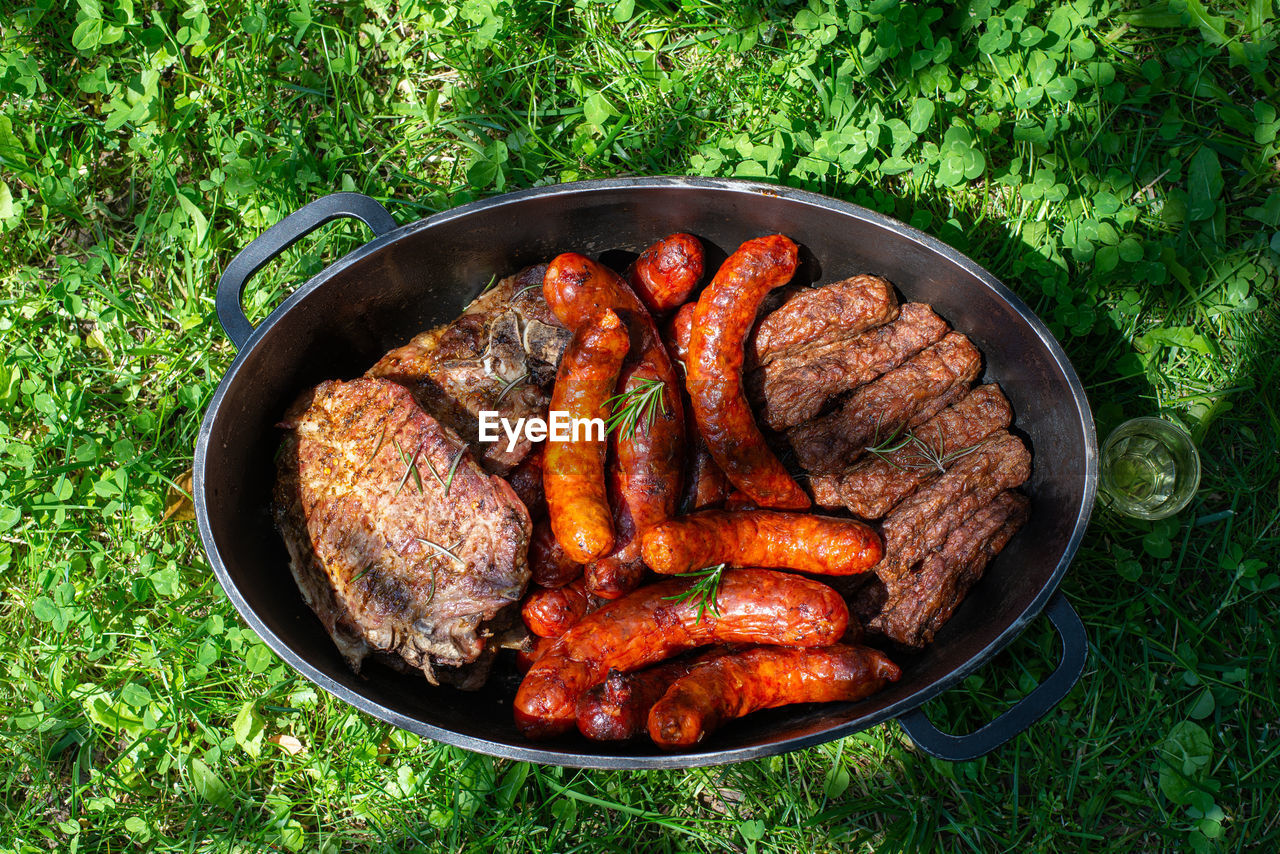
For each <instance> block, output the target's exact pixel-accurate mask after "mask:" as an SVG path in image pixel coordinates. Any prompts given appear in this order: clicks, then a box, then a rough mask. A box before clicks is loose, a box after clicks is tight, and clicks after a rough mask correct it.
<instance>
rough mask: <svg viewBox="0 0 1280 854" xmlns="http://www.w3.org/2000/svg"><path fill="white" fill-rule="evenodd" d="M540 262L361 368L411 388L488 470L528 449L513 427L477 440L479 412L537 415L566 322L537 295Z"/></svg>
mask: <svg viewBox="0 0 1280 854" xmlns="http://www.w3.org/2000/svg"><path fill="white" fill-rule="evenodd" d="M545 270H546V266H545V265H541V266H536V267H528V268H526V269H524V270H521V271H520V272H519V273H517V274H515V275H514V276H508V277H507V278H505V279H502V280H501V281H499V282H498V283H497V284H495V285H494V286H493V287H491V288H489V289H488V290H486V291H485V292H484V293H482V294H481V295H480V296H479V297H477V298H476V300H475V301H474V302H472V303H471V305H469V306H467V308H466V310H465V311H464V312H463V313H462V314H461V315H459V316H458V317H456V318H455V319H454V320H453V321H451V322H449V323H447V324H445V325H443V326H437V327H436V328H434V329H430V330H428V331H426V332H423V333H422V334H420V335H418V336H416V337H415V338H414V339H413V340H412V341H410V342H409V343H408V344H406V345H404V346H403V347H399V348H397V349H395V350H392V351H391V352H390V353H388V354H387V355H385V356H383V357H382V359H381V360H380V361H379V362H378V363H377V364H376V365H374V366H373V367H372V368H370V369H369V371H368V372H367V373H366V374H365V376H369V377H386V378H387V379H389V380H394V381H395V382H398V383H400V384H401V385H403V386H405V387H406V388H408V389H409V390H410V391H411V392H413V396H414V397H415V398H416V399H417V401H418V403H419V405H421V406H422V408H423V409H425V410H426V411H427V412H428V413H429V414H430V415H431V416H432V417H433V418H435V419H436V420H438V421H440V422H441V423H442V424H444V425H445V426H447V427H449V428H450V429H451V430H453V431H454V432H455V433H457V434H458V435H459V436H461V437H462V438H463V439H464V440H466V442H467V443H468V444H469V445H470V446H471V451H472V453H474V454H475V456H476V459H477V460H479V461H480V464H481V465H482V466H484V468H485V470H487V471H490V472H492V473H494V474H506V473H507V472H509V471H510V470H511V469H512V468H514V467H515V466H516V465H518V464H519V463H520V462H521V461H522V460H523V459H524V458H525V457H526V456H527V455H528V454H529V452H530V451H531V450H532V445H531V444H530V443H529V441H528V440H527V439H525V438H524V437H523V435H521V437H520V440H519V441H518V442H517V443H516V445H515V447H514V448H512V449H511V450H510V451H508V450H507V441H506V437H505V436H504V437H502V438H501V439H500V441H497V442H483V443H482V442H479V441H478V437H479V421H478V418H479V413H480V412H481V411H482V410H491V411H495V412H497V413H498V416H499V417H501V418H507V419H510V420H511V422H512V423H515V421H516V419H519V418H528V417H530V416H538V417H545V416H546V414H547V406H548V404H549V403H550V401H551V383H552V382H553V381H554V380H555V376H556V368H557V366H558V365H559V364H560V356H561V354H563V353H564V348H565V347H566V346H567V345H568V343H569V337H570V335H569V330H567V329H565V328H564V326H563V325H562V324H561V323H560V321H558V320H556V318H555V316H554V315H552V313H551V310H550V308H548V306H547V301H546V300H545V299H543V297H542V274H543V272H544V271H545Z"/></svg>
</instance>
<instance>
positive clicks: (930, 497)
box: [875, 433, 1031, 595]
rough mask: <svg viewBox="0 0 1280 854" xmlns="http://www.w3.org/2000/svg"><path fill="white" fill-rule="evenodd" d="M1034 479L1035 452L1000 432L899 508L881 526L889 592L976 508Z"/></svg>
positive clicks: (883, 574)
mask: <svg viewBox="0 0 1280 854" xmlns="http://www.w3.org/2000/svg"><path fill="white" fill-rule="evenodd" d="M1030 476H1031V454H1030V453H1028V451H1027V448H1026V446H1025V445H1023V444H1022V440H1021V439H1019V438H1018V437H1017V436H1013V435H1011V434H1009V433H1001V434H998V435H997V436H995V437H993V438H991V439H990V440H988V441H986V442H984V443H983V445H982V446H981V447H980V448H978V449H977V450H976V451H974V452H973V453H971V454H969V455H968V456H966V457H964V458H963V459H961V460H959V461H958V462H957V463H956V464H955V465H953V466H952V467H951V468H950V469H948V470H947V473H946V474H944V475H942V477H940V478H938V479H937V480H935V481H934V482H933V483H931V484H929V485H928V486H926V487H924V488H923V489H920V490H919V491H917V492H916V493H915V494H914V495H912V496H910V497H909V498H907V499H906V500H904V501H903V502H902V503H900V504H899V505H898V506H897V507H895V508H894V509H893V511H892V512H891V513H890V514H889V515H888V516H887V517H885V520H884V524H883V525H882V526H881V530H882V533H883V536H884V552H885V554H884V559H883V560H882V561H881V562H880V563H879V564H878V565H877V566H876V569H875V572H876V574H877V575H879V576H880V580H881V581H883V582H884V583H885V587H886V588H888V591H889V594H890V595H894V594H896V592H897V590H898V586H899V578H900V577H903V576H904V574H906V573H907V572H908V570H909V569H910V567H911V565H912V564H914V563H916V562H917V561H919V560H922V559H924V557H925V556H927V555H928V554H929V553H930V552H932V551H934V550H936V549H938V548H940V547H941V546H942V545H943V543H945V542H946V540H947V537H949V536H950V535H951V532H952V531H955V530H956V529H957V528H959V527H960V526H961V524H962V523H963V522H964V520H965V519H967V518H968V517H969V516H970V515H971V514H973V513H974V512H975V511H976V510H977V509H978V508H980V507H984V506H986V505H987V504H990V503H991V501H992V500H993V499H994V498H995V497H996V496H997V495H998V494H1000V493H1001V492H1003V491H1004V490H1006V489H1012V488H1014V487H1016V486H1020V485H1021V484H1022V483H1023V482H1025V481H1026V479H1027V478H1028V477H1030Z"/></svg>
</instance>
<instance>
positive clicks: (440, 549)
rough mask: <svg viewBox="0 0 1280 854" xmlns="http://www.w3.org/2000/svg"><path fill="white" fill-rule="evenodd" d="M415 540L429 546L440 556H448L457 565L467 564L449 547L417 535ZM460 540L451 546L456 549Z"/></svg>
mask: <svg viewBox="0 0 1280 854" xmlns="http://www.w3.org/2000/svg"><path fill="white" fill-rule="evenodd" d="M417 540H418V542H420V543H422V544H423V545H424V546H429V547H430V548H431V549H432V550H433V551H434V552H435V553H436V554H438V555H440V556H441V557H447V558H449V559H450V560H452V561H453V562H454V563H456V564H457V565H458V566H466V565H467V564H466V561H464V560H463V559H462V558H460V557H458V556H457V555H456V554H454V553H453V551H451V550H450V549H446V548H445V547H444V546H442V545H440V544H439V543H436V542H433V541H431V540H426V539H423V538H422V537H418V538H417ZM461 542H462V541H461V540H459V541H458V542H457V543H455V544H454V546H453V547H454V548H455V549H456V548H457V547H458V546H459V545H461Z"/></svg>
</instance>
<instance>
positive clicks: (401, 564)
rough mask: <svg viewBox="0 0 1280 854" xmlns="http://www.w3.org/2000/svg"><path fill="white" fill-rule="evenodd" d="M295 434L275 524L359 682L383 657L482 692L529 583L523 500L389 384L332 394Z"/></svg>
mask: <svg viewBox="0 0 1280 854" xmlns="http://www.w3.org/2000/svg"><path fill="white" fill-rule="evenodd" d="M284 426H286V427H287V428H288V429H289V432H288V433H287V434H286V435H285V438H284V441H283V444H282V447H281V453H280V455H279V458H278V463H277V465H278V478H277V481H276V490H275V502H274V511H275V518H276V524H277V525H278V527H279V529H280V532H281V534H282V536H283V537H284V541H285V544H286V546H287V547H288V549H289V555H290V559H291V560H290V569H291V570H292V572H293V576H294V578H295V580H296V581H297V582H298V587H299V588H300V589H301V590H302V595H303V598H304V599H305V600H306V602H307V604H308V605H309V606H311V609H312V610H313V611H315V613H316V616H318V617H319V618H320V621H321V622H322V623H323V624H324V627H325V629H326V630H327V631H328V632H329V635H330V636H331V637H332V638H333V640H334V642H335V643H336V644H337V645H338V648H339V650H341V652H342V654H343V656H344V657H345V658H346V659H347V661H348V663H349V664H350V665H351V667H352V669H354V670H356V671H357V672H359V670H360V667H361V664H362V663H363V662H364V660H365V659H366V658H367V657H369V656H370V655H371V654H375V653H385V654H387V656H388V657H389V658H390V659H391V661H392V663H398V664H400V665H401V666H404V665H408V666H410V667H414V668H418V669H420V670H422V672H423V673H424V674H426V676H427V679H429V680H430V681H432V682H433V683H434V682H436V681H437V679H439V680H442V681H451V682H455V683H458V684H460V685H461V687H478V686H479V683H480V682H483V679H484V676H485V669H486V667H487V663H488V661H489V659H490V658H491V656H492V652H493V649H492V648H493V646H495V642H494V640H493V639H492V637H491V635H493V634H494V633H495V632H497V631H499V630H501V629H503V628H506V625H507V623H508V622H510V621H511V619H512V617H513V615H514V610H515V609H514V607H513V606H514V605H515V603H516V602H517V601H518V600H519V598H520V596H521V595H522V594H523V593H524V589H525V585H526V583H527V582H528V580H529V568H528V564H527V562H526V551H527V549H528V544H529V531H530V523H529V514H528V512H527V511H526V510H525V507H524V505H523V504H522V503H521V502H520V500H519V499H518V498H517V497H516V495H515V493H514V492H513V491H512V489H511V487H510V486H509V485H508V484H507V482H506V481H504V480H502V479H501V478H499V477H494V476H490V475H488V474H486V473H485V472H484V471H483V470H482V469H481V468H480V467H479V466H478V465H477V464H476V463H475V462H474V461H473V459H472V458H471V455H470V454H469V453H467V452H466V445H465V444H464V443H463V442H462V441H461V440H460V439H459V438H458V437H457V436H456V435H454V434H453V432H452V431H450V430H448V429H447V428H444V427H442V426H441V425H440V424H439V423H438V422H437V421H436V420H435V419H434V418H432V417H431V416H430V415H428V414H426V413H425V412H423V411H422V409H421V408H420V407H419V406H418V405H417V403H416V402H415V401H414V399H413V397H412V395H411V394H410V393H409V392H408V391H407V390H406V389H405V388H404V387H402V386H400V385H397V384H395V383H393V382H390V381H387V380H381V379H358V380H353V381H351V382H346V383H344V382H323V383H321V384H320V385H319V386H317V387H316V388H315V389H314V390H313V391H311V392H309V393H307V394H305V395H303V396H302V397H301V398H299V400H298V401H297V402H296V403H295V404H294V405H293V407H292V408H291V409H290V410H289V412H288V414H287V415H286V420H285V425H284ZM460 453H461V454H462V456H461V458H458V454H460ZM455 459H456V460H457V463H458V464H457V467H456V468H455V469H454V471H453V477H452V481H448V480H447V474H446V473H447V472H448V471H449V469H450V467H451V466H453V463H454V461H455ZM432 470H434V471H435V472H436V473H437V474H438V475H439V477H440V478H441V480H437V479H436V476H435V475H433V474H431V472H432ZM442 481H444V482H443V483H442ZM446 485H447V487H448V488H447V489H446ZM473 663H483V664H485V665H486V667H481V668H479V669H477V668H475V667H468V665H472V664H473Z"/></svg>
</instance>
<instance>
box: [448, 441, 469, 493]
mask: <svg viewBox="0 0 1280 854" xmlns="http://www.w3.org/2000/svg"><path fill="white" fill-rule="evenodd" d="M466 452H467V449H466V446H463V447H461V448H459V449H458V453H456V454H454V455H453V463H452V464H450V466H449V477H448V479H446V480H445V483H444V494H445V495H448V494H449V490H450V488H452V486H453V475H454V473H455V472H456V471H457V470H458V463H460V462H462V455H463V454H465V453H466Z"/></svg>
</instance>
